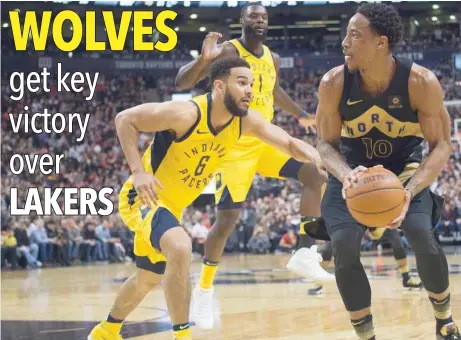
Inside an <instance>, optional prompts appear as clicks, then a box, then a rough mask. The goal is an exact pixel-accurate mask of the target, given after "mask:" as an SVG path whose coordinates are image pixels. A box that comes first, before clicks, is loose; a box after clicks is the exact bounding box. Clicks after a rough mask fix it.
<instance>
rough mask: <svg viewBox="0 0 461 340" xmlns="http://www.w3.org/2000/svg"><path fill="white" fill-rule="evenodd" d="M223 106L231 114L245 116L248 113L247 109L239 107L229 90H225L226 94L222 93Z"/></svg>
mask: <svg viewBox="0 0 461 340" xmlns="http://www.w3.org/2000/svg"><path fill="white" fill-rule="evenodd" d="M224 106H225V107H226V109H227V111H229V113H230V114H231V115H233V116H236V117H245V116H246V115H247V114H248V109H241V108H240V107H239V106H238V103H237V101H236V100H235V99H234V97H232V95H231V94H230V92H229V90H226V94H225V95H224Z"/></svg>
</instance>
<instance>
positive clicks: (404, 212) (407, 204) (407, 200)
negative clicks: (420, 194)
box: [387, 190, 413, 229]
mask: <svg viewBox="0 0 461 340" xmlns="http://www.w3.org/2000/svg"><path fill="white" fill-rule="evenodd" d="M412 198H413V197H412V195H411V192H410V191H409V190H405V204H404V206H403V208H402V212H401V213H400V215H399V217H397V218H396V219H395V220H393V221H392V222H391V224H389V225H388V226H387V228H391V229H397V228H400V226H401V225H402V222H403V220H404V219H405V216H406V215H407V212H408V208H409V207H410V203H411V199H412Z"/></svg>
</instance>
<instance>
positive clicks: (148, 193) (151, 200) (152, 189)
mask: <svg viewBox="0 0 461 340" xmlns="http://www.w3.org/2000/svg"><path fill="white" fill-rule="evenodd" d="M133 187H134V189H135V190H136V193H137V194H138V197H139V200H140V201H141V203H142V204H143V205H147V206H149V207H152V204H155V205H157V204H158V194H157V187H158V188H160V189H163V186H162V183H160V181H159V180H158V179H157V178H156V177H155V176H154V175H152V174H150V173H148V172H137V173H135V174H133Z"/></svg>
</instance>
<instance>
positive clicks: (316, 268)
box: [287, 184, 334, 291]
mask: <svg viewBox="0 0 461 340" xmlns="http://www.w3.org/2000/svg"><path fill="white" fill-rule="evenodd" d="M325 188H326V184H323V186H322V190H321V195H320V196H321V197H323V194H324V192H325ZM308 230H309V231H311V232H312V231H314V230H315V232H317V234H321V233H320V230H324V232H323V234H324V235H323V236H324V238H323V239H324V240H325V239H329V237H328V235H327V234H326V227H325V221H324V219H323V218H322V217H319V218H317V219H315V218H314V219H310V220H308V221H305V222H302V218H301V225H300V228H299V237H298V243H297V245H296V252H294V253H293V255H292V257H291V258H290V260H289V261H288V264H287V269H288V270H290V271H292V272H294V273H296V274H298V275H300V276H303V277H306V278H310V279H314V280H316V281H317V286H318V287H320V289H319V291H320V290H321V283H320V282H323V281H325V282H327V281H334V276H333V275H331V274H329V273H328V272H327V271H326V268H328V265H329V262H330V261H331V256H330V258H329V260H328V259H327V261H325V259H324V258H323V254H318V253H317V246H316V245H315V239H314V238H313V237H311V236H310V235H308V234H307V231H308ZM327 247H328V246H327ZM326 250H327V254H326V255H327V256H328V249H326ZM331 252H332V251H331Z"/></svg>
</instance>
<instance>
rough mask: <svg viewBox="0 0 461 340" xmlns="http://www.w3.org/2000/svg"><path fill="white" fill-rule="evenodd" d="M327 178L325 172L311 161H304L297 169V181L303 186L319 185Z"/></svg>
mask: <svg viewBox="0 0 461 340" xmlns="http://www.w3.org/2000/svg"><path fill="white" fill-rule="evenodd" d="M327 180H328V175H327V173H326V172H325V171H323V170H320V169H319V168H318V167H317V166H316V165H315V164H313V163H305V164H303V166H302V167H301V169H300V170H299V181H300V182H301V183H303V184H304V185H305V186H310V187H321V186H322V185H323V184H324V183H325V182H326V181H327Z"/></svg>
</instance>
